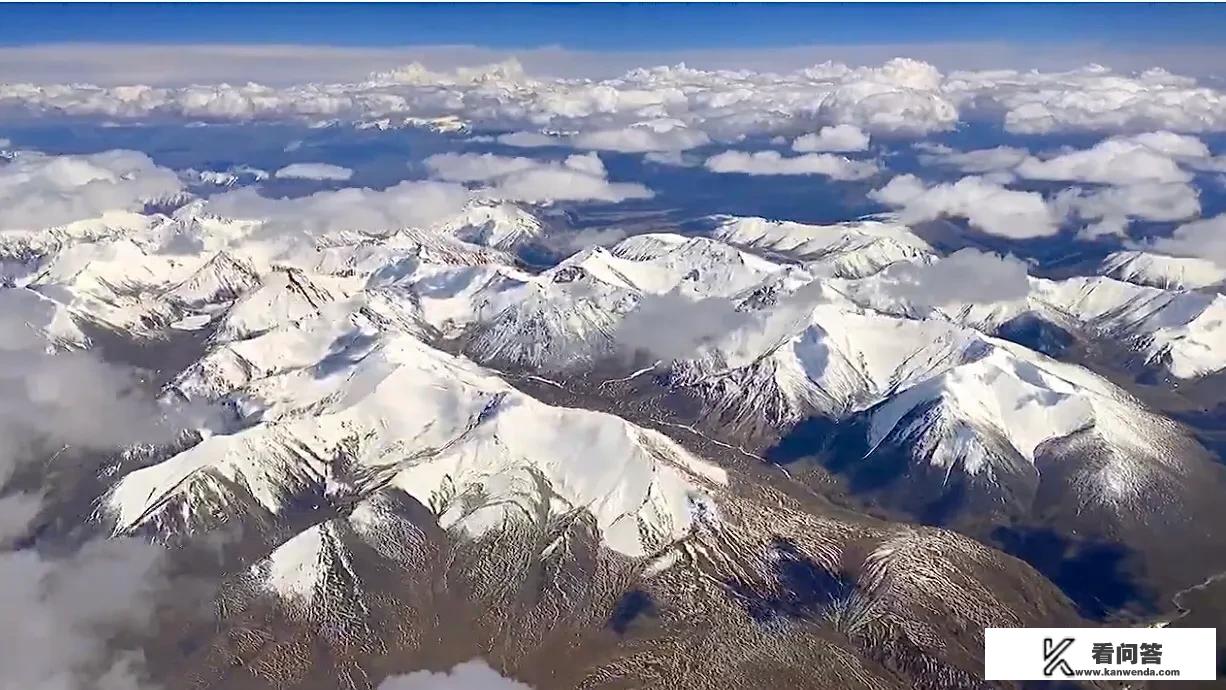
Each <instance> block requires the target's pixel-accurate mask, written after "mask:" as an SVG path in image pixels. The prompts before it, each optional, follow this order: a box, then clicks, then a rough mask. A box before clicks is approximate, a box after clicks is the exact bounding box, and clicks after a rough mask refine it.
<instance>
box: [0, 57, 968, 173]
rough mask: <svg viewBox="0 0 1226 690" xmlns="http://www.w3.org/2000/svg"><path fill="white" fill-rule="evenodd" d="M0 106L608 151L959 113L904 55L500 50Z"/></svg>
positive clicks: (921, 121) (907, 128) (949, 117)
mask: <svg viewBox="0 0 1226 690" xmlns="http://www.w3.org/2000/svg"><path fill="white" fill-rule="evenodd" d="M0 109H8V110H12V109H18V110H21V111H23V112H29V111H35V112H55V113H63V114H67V115H74V116H83V115H93V116H102V117H107V118H146V117H150V116H157V117H181V118H190V119H207V120H251V119H270V118H272V119H280V118H303V119H308V120H313V121H319V120H324V119H339V120H343V121H348V122H363V121H374V120H382V119H388V120H389V121H396V122H403V121H405V118H406V117H408V118H415V119H413V120H411V122H421V121H428V120H430V119H431V118H458V119H459V120H462V121H465V122H470V123H480V124H482V125H486V126H489V127H490V128H492V129H500V130H504V131H505V130H528V131H541V130H546V131H556V132H580V133H584V132H586V133H590V134H591V135H593V136H592V138H591V141H590V142H589V143H588V144H584V146H588V147H589V148H598V149H600V150H619V151H621V150H634V151H660V150H678V149H680V148H692V147H693V146H697V145H700V144H701V142H703V141H704V139H703V137H704V136H705V137H709V138H711V139H719V140H724V141H730V140H734V139H737V138H739V137H742V136H745V135H748V134H755V133H771V134H774V133H787V134H791V135H794V134H795V133H796V132H797V128H798V127H801V128H804V129H810V130H811V129H816V128H817V127H818V126H820V125H829V124H834V125H837V124H847V125H854V126H857V127H860V128H861V129H864V130H866V131H870V132H886V133H895V134H911V135H919V134H924V133H927V132H932V131H941V130H947V129H951V128H952V127H953V126H954V125H955V124H956V122H957V120H958V113H957V108H956V107H955V106H954V105H953V104H952V103H951V102H950V101H949V100H948V98H947V97H946V96H945V95H944V94H943V92H942V77H941V74H940V72H939V71H937V70H936V69H935V68H933V67H932V66H931V65H928V64H926V63H923V62H919V61H915V60H905V59H895V60H891V61H889V62H887V63H885V64H884V65H881V66H879V67H856V68H851V67H847V66H846V65H841V64H837V63H824V64H821V65H816V66H814V67H810V68H807V69H803V70H798V71H794V72H788V73H776V72H753V71H749V70H739V71H735V72H734V71H704V70H698V69H692V68H689V67H685V66H677V67H653V68H646V69H635V70H632V71H630V72H628V73H626V74H624V75H622V76H620V77H617V78H613V79H604V80H600V81H596V80H592V79H542V78H532V77H529V76H528V75H527V74H526V73H525V72H524V70H523V69H522V68H521V67H520V66H519V65H518V64H517V63H514V62H504V63H500V64H497V65H492V66H489V67H485V68H461V69H456V70H454V71H452V72H437V71H432V70H429V69H426V68H425V67H423V66H421V65H420V64H411V65H407V66H405V67H402V68H398V69H393V70H388V71H385V72H381V73H378V74H374V75H371V76H370V77H369V78H368V79H365V80H349V81H343V82H339V83H310V84H297V85H292V86H282V87H272V86H267V85H261V84H253V83H245V84H242V85H236V84H228V83H215V84H205V83H199V82H198V83H196V84H194V85H191V86H179V87H161V86H151V85H141V84H132V85H126V86H113V87H100V86H90V85H82V84H71V85H69V84H60V85H47V84H20V83H16V84H14V83H10V84H4V85H0ZM644 125H646V126H644ZM665 127H667V128H665ZM520 140H521V141H530V140H529V139H527V138H520ZM511 141H515V139H514V138H513V139H511ZM539 141H540V140H539V139H537V142H539Z"/></svg>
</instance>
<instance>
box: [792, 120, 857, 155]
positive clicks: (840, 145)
mask: <svg viewBox="0 0 1226 690" xmlns="http://www.w3.org/2000/svg"><path fill="white" fill-rule="evenodd" d="M868 142H869V136H868V135H867V134H865V133H864V132H863V131H861V130H860V128H859V127H856V126H855V125H834V126H830V127H822V128H821V129H820V130H818V132H817V133H816V134H805V135H803V136H799V137H796V141H793V142H792V150H793V151H796V152H797V153H813V152H819V151H836V152H847V151H863V150H865V149H867V148H868Z"/></svg>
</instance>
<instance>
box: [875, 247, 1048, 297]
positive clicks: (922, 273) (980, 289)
mask: <svg viewBox="0 0 1226 690" xmlns="http://www.w3.org/2000/svg"><path fill="white" fill-rule="evenodd" d="M858 287H861V288H862V289H865V290H867V291H868V292H869V293H870V294H871V295H874V296H880V297H883V298H885V299H887V300H889V301H890V302H900V301H901V302H905V303H907V304H912V305H916V306H922V307H953V306H959V305H966V304H993V303H997V302H1010V301H1015V300H1019V299H1024V298H1025V297H1026V296H1027V295H1028V294H1029V292H1030V282H1029V279H1028V277H1027V270H1026V264H1025V263H1024V262H1022V261H1021V260H1019V259H1016V258H1014V257H1012V256H1003V257H1002V256H1000V255H998V254H993V253H990V252H982V251H979V250H977V249H970V248H967V249H960V250H958V251H956V252H954V253H953V254H950V255H949V256H947V257H945V258H943V259H941V260H939V261H936V262H933V263H930V264H922V263H914V262H905V263H897V264H894V265H893V266H890V267H888V268H886V269H885V270H883V271H881V272H879V273H877V274H876V275H874V276H873V277H872V279H871V280H868V281H862V282H861V283H859V284H858Z"/></svg>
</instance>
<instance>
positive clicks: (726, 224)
mask: <svg viewBox="0 0 1226 690" xmlns="http://www.w3.org/2000/svg"><path fill="white" fill-rule="evenodd" d="M712 236H713V237H715V238H717V239H720V240H723V241H725V242H728V243H730V244H733V245H737V246H740V247H745V248H746V249H750V250H753V251H757V252H764V253H773V254H780V255H783V256H787V257H790V258H792V259H795V260H798V261H803V262H805V263H806V264H807V267H808V268H809V269H810V270H812V271H815V272H818V273H821V274H824V275H830V276H834V277H839V278H863V277H865V276H869V275H872V274H873V273H876V272H877V271H880V270H881V269H883V268H885V267H886V266H889V265H891V264H893V263H897V262H899V261H919V262H928V261H931V260H932V259H934V258H935V256H936V255H935V253H934V252H933V250H932V247H930V246H929V245H928V243H927V242H925V241H924V240H922V239H920V238H919V237H918V236H916V235H915V234H914V233H912V232H911V230H910V228H908V227H907V226H905V225H901V224H898V223H891V222H884V221H877V220H860V221H851V222H846V223H839V224H836V225H806V224H804V223H794V222H789V221H776V220H766V219H764V218H746V217H724V218H722V219H721V220H720V223H719V225H718V226H716V228H715V229H714V230H713V231H712Z"/></svg>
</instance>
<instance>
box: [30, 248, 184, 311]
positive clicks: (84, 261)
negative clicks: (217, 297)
mask: <svg viewBox="0 0 1226 690" xmlns="http://www.w3.org/2000/svg"><path fill="white" fill-rule="evenodd" d="M196 265H197V262H196V260H195V259H181V258H177V257H172V256H164V255H160V254H150V253H147V252H145V251H144V250H142V249H141V248H140V247H139V246H137V244H136V243H135V242H133V241H131V240H128V239H116V240H103V241H99V242H87V243H80V244H73V245H69V246H66V247H64V248H63V249H61V250H59V251H58V252H57V253H56V254H55V255H54V256H53V257H52V258H51V259H50V261H49V262H48V263H47V264H46V265H45V266H44V267H43V268H42V270H41V271H39V273H38V274H37V275H35V276H34V277H33V278H32V279H31V280H30V281H29V282H28V286H29V287H31V288H32V289H36V290H38V291H39V292H41V293H42V294H44V295H46V296H48V297H51V298H52V299H54V300H56V301H58V302H60V303H62V304H64V305H65V306H66V307H68V308H69V310H70V311H71V312H72V313H74V314H76V315H77V316H79V317H81V318H84V319H87V320H90V321H94V322H97V323H101V324H104V325H106V326H108V327H110V328H113V329H118V330H126V331H131V332H133V333H136V334H141V333H149V332H152V330H156V328H157V325H158V324H164V323H169V321H171V320H174V315H175V309H174V308H173V307H172V306H171V305H170V304H169V303H166V302H163V301H161V300H159V299H157V295H158V294H159V293H160V292H162V290H163V289H164V288H165V287H167V286H169V285H171V284H173V283H174V282H175V281H177V280H182V279H183V278H184V277H186V276H187V275H188V274H190V273H191V271H193V270H194V269H195V267H196Z"/></svg>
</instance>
